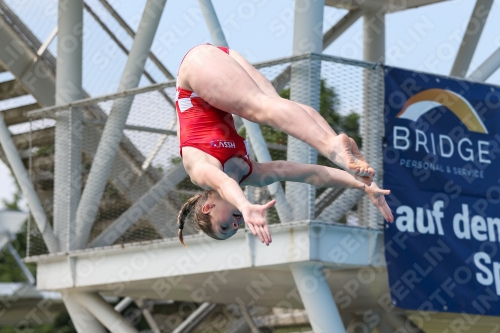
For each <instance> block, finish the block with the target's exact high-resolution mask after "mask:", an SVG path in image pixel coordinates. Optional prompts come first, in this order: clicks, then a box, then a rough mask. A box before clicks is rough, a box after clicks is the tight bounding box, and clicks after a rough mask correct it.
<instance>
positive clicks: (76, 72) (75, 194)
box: [53, 0, 84, 251]
mask: <svg viewBox="0 0 500 333" xmlns="http://www.w3.org/2000/svg"><path fill="white" fill-rule="evenodd" d="M57 13H58V31H59V34H58V38H57V72H56V104H58V105H64V104H68V103H70V102H72V101H76V100H80V99H82V98H83V97H84V94H83V90H82V75H83V72H82V47H83V45H82V44H83V29H82V28H81V27H82V25H83V0H74V1H70V2H67V1H64V0H60V1H59V7H58V12H57ZM55 119H56V129H55V142H54V145H55V152H54V220H53V225H54V233H55V234H56V237H57V239H58V242H59V245H58V248H59V251H71V250H76V249H77V248H76V239H75V219H76V210H77V208H78V202H79V201H80V191H81V184H82V170H81V168H82V110H81V109H80V108H70V109H68V110H64V111H60V112H58V113H57V114H56V117H55Z"/></svg>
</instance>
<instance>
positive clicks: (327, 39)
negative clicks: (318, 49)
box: [323, 8, 364, 50]
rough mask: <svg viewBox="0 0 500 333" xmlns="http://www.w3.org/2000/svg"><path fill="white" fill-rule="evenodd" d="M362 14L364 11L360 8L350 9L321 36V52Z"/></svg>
mask: <svg viewBox="0 0 500 333" xmlns="http://www.w3.org/2000/svg"><path fill="white" fill-rule="evenodd" d="M363 14H364V10H363V9H361V8H357V9H352V10H350V11H349V12H348V13H347V14H345V15H344V17H342V18H341V19H340V20H339V21H338V22H337V23H335V25H334V26H333V27H331V28H330V29H329V30H328V31H327V32H325V34H324V36H323V50H324V49H326V48H327V47H328V46H329V45H330V44H331V43H333V42H334V41H335V40H336V39H337V38H338V37H339V36H340V35H342V34H343V33H344V32H345V31H346V30H347V29H349V27H350V26H351V25H353V24H354V23H355V22H356V21H357V20H358V19H359V18H360V17H361V16H362V15H363Z"/></svg>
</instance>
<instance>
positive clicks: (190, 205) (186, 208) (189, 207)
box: [177, 194, 203, 247]
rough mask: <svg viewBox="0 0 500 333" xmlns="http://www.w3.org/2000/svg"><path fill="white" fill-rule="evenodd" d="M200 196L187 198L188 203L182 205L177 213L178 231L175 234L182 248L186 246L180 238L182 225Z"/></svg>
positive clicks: (182, 238) (181, 237)
mask: <svg viewBox="0 0 500 333" xmlns="http://www.w3.org/2000/svg"><path fill="white" fill-rule="evenodd" d="M202 196H203V195H202V194H197V195H195V196H193V197H191V198H189V200H188V201H186V203H185V204H184V205H182V208H181V210H180V212H179V216H177V224H178V225H179V231H178V232H177V234H178V236H179V241H180V242H181V244H182V245H184V247H187V246H186V244H184V237H183V236H182V229H184V223H185V220H186V217H187V216H188V215H189V213H190V212H191V211H192V210H193V208H194V207H195V206H196V204H197V202H198V200H199V199H200V198H201V197H202Z"/></svg>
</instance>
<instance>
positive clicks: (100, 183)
mask: <svg viewBox="0 0 500 333" xmlns="http://www.w3.org/2000/svg"><path fill="white" fill-rule="evenodd" d="M165 3H166V0H148V2H147V3H146V7H145V8H144V13H143V15H142V18H141V22H140V23H139V29H138V31H137V34H136V35H135V38H134V43H133V45H132V49H131V50H130V53H129V56H128V59H127V63H126V64H125V69H124V70H123V74H122V77H121V80H120V84H119V87H118V91H123V90H127V89H130V88H134V87H137V85H138V84H139V81H140V78H141V76H142V72H143V71H144V66H145V64H146V59H147V58H148V55H149V50H150V48H151V45H152V43H153V38H154V36H155V33H156V30H157V28H158V24H159V22H160V18H161V15H162V13H163V9H164V7H165ZM132 101H133V97H126V98H121V99H117V100H115V101H114V103H113V107H112V109H111V112H110V115H109V117H108V120H107V122H106V126H105V127H104V131H103V133H102V137H101V141H100V142H99V146H98V148H97V152H96V154H95V158H94V162H93V164H92V167H91V169H90V173H89V176H88V179H87V183H86V185H85V189H84V191H83V194H82V199H81V201H80V205H79V206H78V210H77V214H76V231H77V237H78V244H77V246H78V248H84V247H85V246H86V244H87V241H88V237H89V235H90V231H91V229H92V225H93V222H94V219H95V216H96V214H97V210H98V208H99V203H100V201H101V198H102V194H103V192H104V188H105V186H106V183H107V181H108V178H109V175H110V172H111V166H112V164H113V160H114V157H115V154H116V151H117V150H118V147H119V144H120V141H121V138H122V135H123V129H124V127H125V122H126V120H127V117H128V114H129V112H130V108H131V106H132Z"/></svg>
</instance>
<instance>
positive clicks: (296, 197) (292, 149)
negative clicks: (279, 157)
mask: <svg viewBox="0 0 500 333" xmlns="http://www.w3.org/2000/svg"><path fill="white" fill-rule="evenodd" d="M323 10H324V1H323V0H320V1H315V2H310V1H307V0H296V1H295V20H294V32H293V51H292V52H293V55H299V54H303V53H307V52H314V53H321V52H322V50H323V35H322V31H323ZM320 72H321V61H320V60H312V59H308V60H304V61H301V62H297V63H294V64H292V75H291V82H290V100H292V101H295V102H299V103H302V104H305V105H309V106H311V107H312V108H314V109H315V110H319V95H320V89H321V88H320ZM305 130H307V129H305ZM309 135H314V134H313V133H309ZM317 157H318V152H317V151H316V150H315V149H313V148H312V147H310V146H309V145H307V144H306V143H304V142H302V141H300V140H297V139H296V138H294V137H292V136H288V147H287V160H289V161H293V162H298V163H305V164H316V161H317ZM315 195H316V188H315V187H314V186H311V185H308V184H300V183H295V182H287V183H286V199H287V201H288V203H289V204H290V206H291V207H292V214H293V219H294V220H308V219H313V218H314V201H315Z"/></svg>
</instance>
